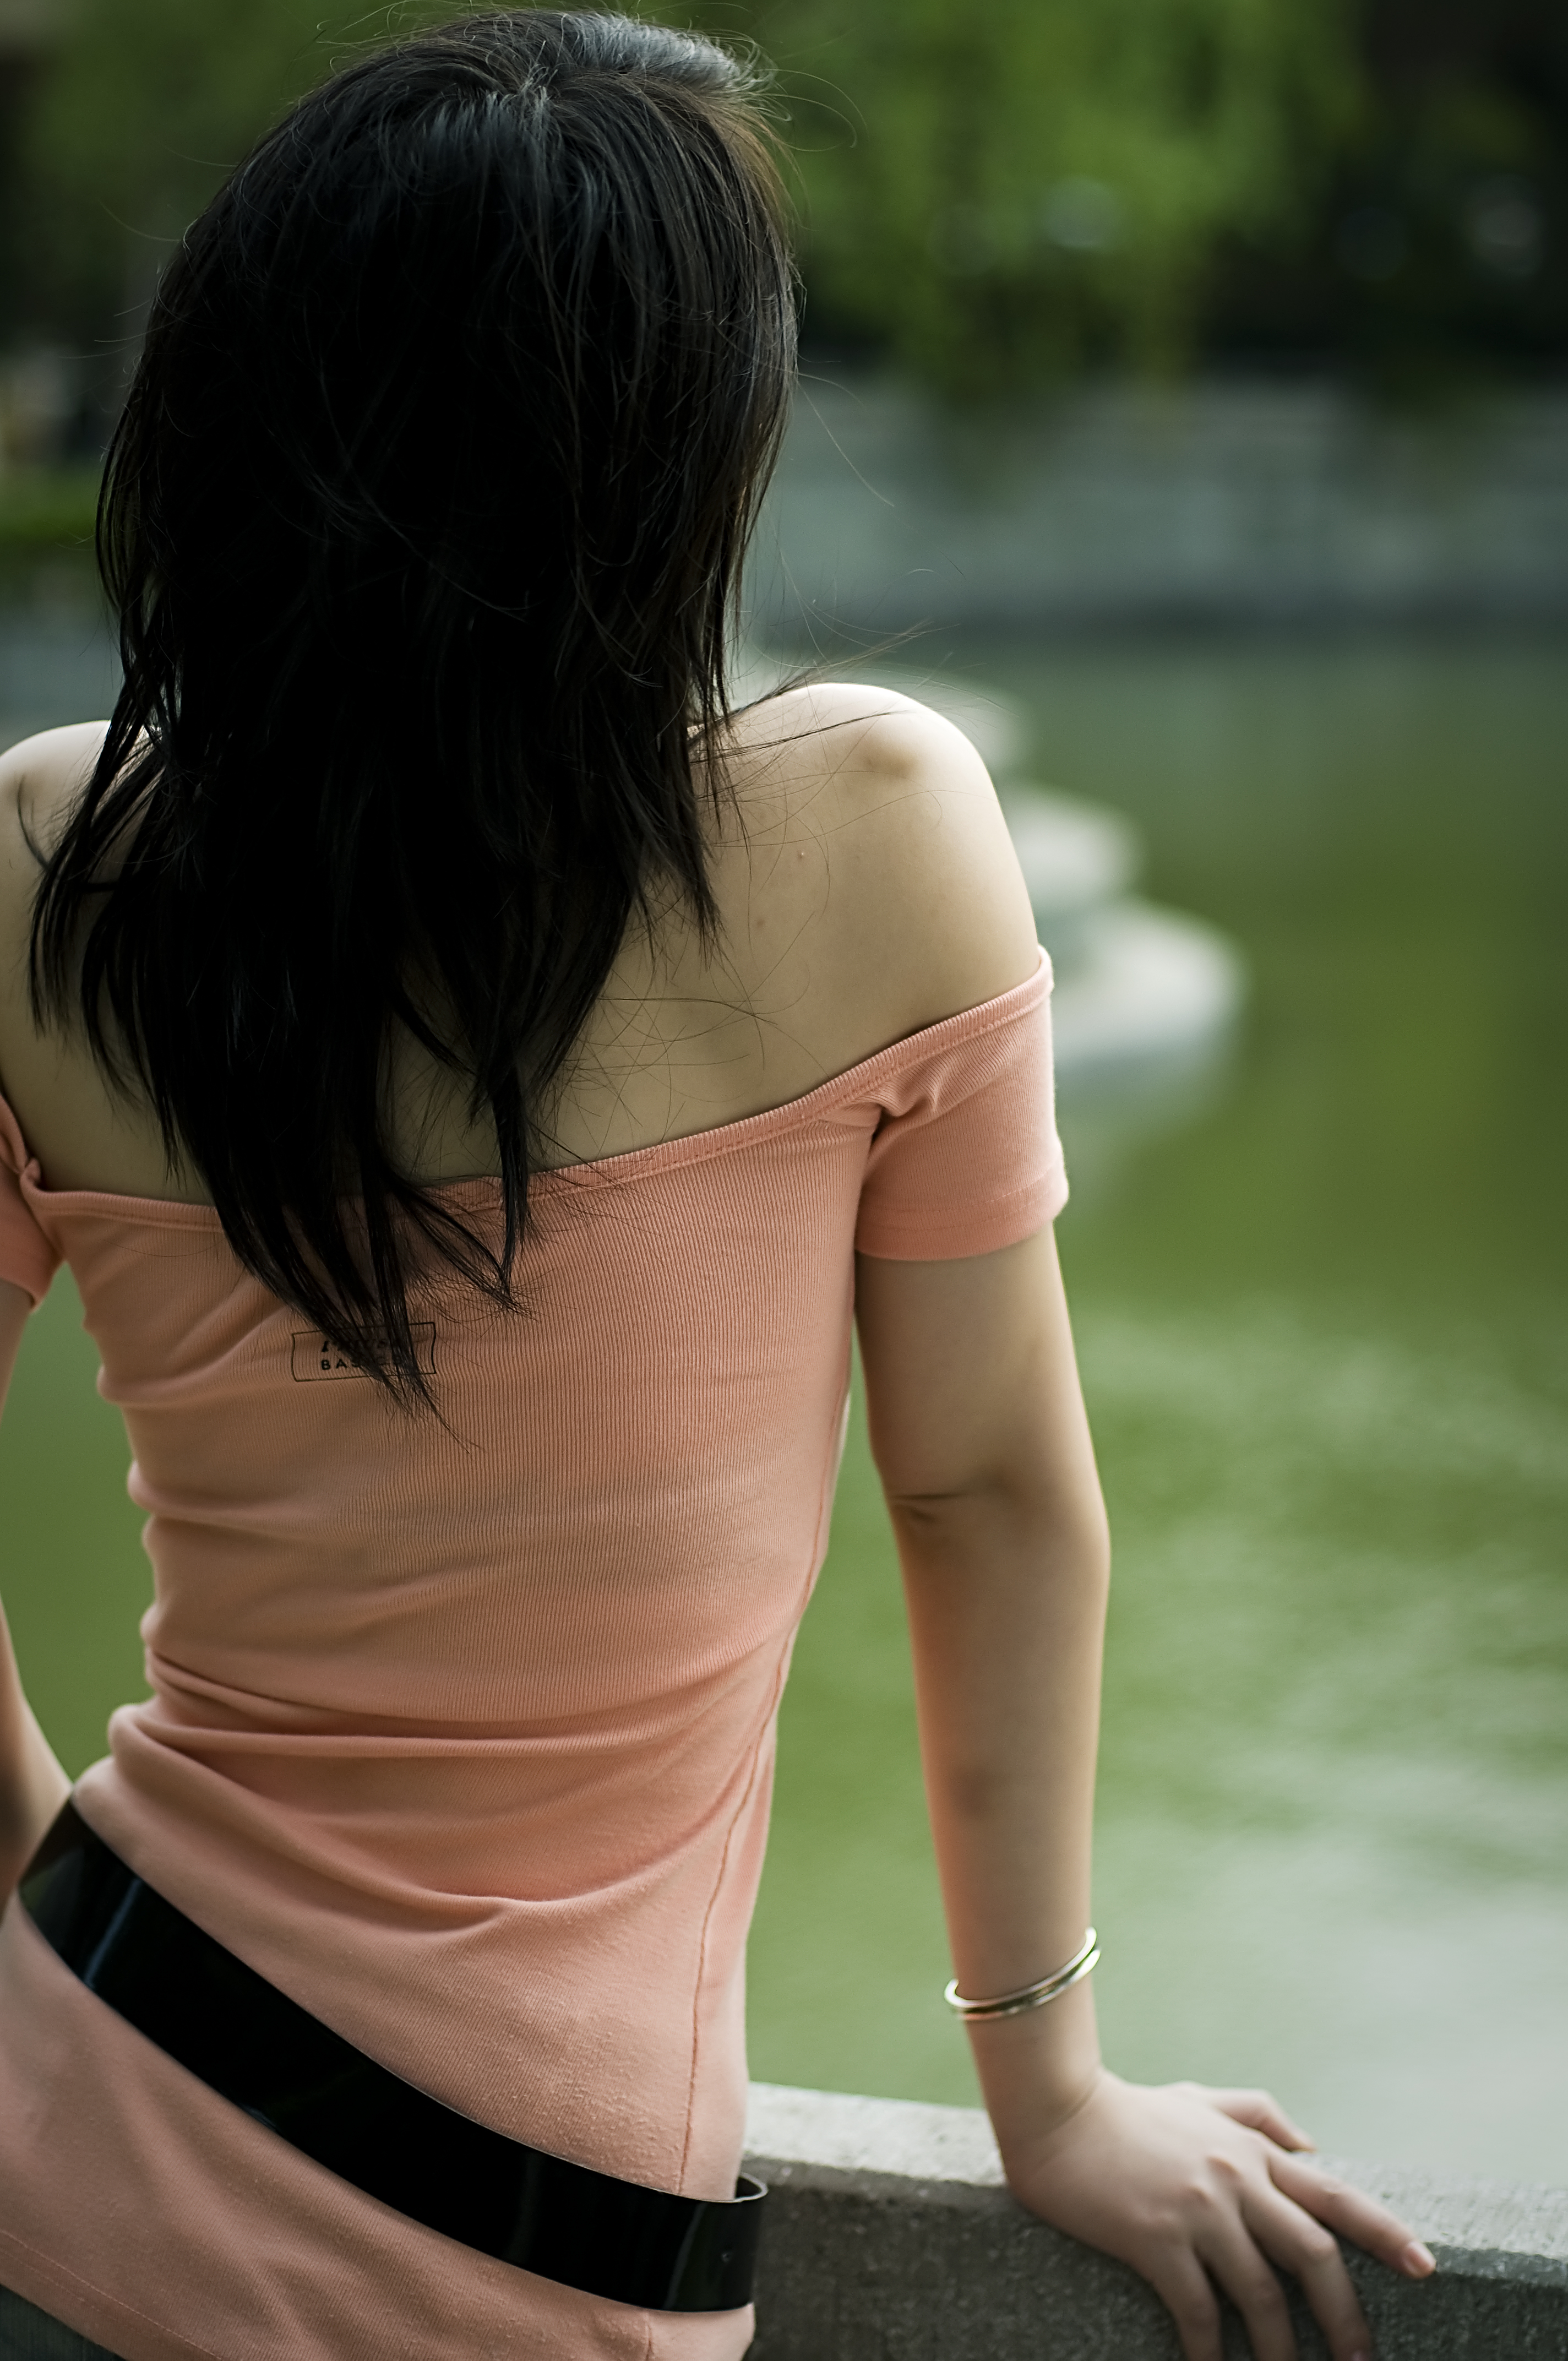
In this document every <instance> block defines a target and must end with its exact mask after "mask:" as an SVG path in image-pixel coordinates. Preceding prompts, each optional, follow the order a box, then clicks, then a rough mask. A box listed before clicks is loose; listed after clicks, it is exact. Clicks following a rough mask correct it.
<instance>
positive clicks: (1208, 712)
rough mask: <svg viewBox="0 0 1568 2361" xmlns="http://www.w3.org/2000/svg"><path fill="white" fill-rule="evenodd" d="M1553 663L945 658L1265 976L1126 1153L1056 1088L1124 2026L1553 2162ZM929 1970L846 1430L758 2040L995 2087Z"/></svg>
mask: <svg viewBox="0 0 1568 2361" xmlns="http://www.w3.org/2000/svg"><path fill="white" fill-rule="evenodd" d="M1563 653H1564V651H1563V649H1562V648H1561V647H1560V646H1558V645H1556V644H1550V643H1545V642H1541V643H1536V644H1529V645H1519V646H1508V645H1506V644H1501V643H1492V644H1475V643H1470V644H1465V643H1462V642H1461V643H1454V644H1443V643H1439V644H1430V643H1429V644H1425V645H1415V646H1409V647H1406V646H1399V645H1390V644H1387V643H1381V644H1379V643H1372V644H1369V645H1367V646H1365V647H1364V648H1355V647H1351V646H1321V647H1312V646H1310V645H1309V646H1306V647H1296V648H1286V647H1282V646H1279V645H1277V644H1268V643H1258V644H1254V645H1240V646H1237V645H1229V646H1219V645H1214V644H1212V643H1211V644H1204V643H1201V642H1199V643H1194V644H1192V645H1190V646H1187V647H1168V648H1160V647H1150V646H1126V647H1122V648H1116V649H1110V648H1102V649H1098V650H1096V649H1080V650H1071V651H1064V650H1058V651H1055V652H1052V653H1047V654H1039V653H1035V654H1031V653H1029V652H1028V651H1026V650H1020V649H1011V650H1009V649H1004V648H998V647H994V646H992V647H987V648H983V649H974V650H960V651H959V652H958V654H957V656H956V657H955V664H957V665H958V666H959V668H960V669H962V668H966V667H967V668H968V669H970V671H972V672H973V673H974V674H975V675H978V676H979V677H981V678H983V679H985V680H989V681H993V682H995V683H997V684H998V686H1001V687H1003V688H1004V689H1005V690H1007V691H1008V692H1009V693H1010V694H1012V695H1013V696H1014V697H1018V698H1020V699H1022V700H1023V702H1024V704H1025V708H1026V710H1027V712H1028V715H1029V717H1030V719H1031V725H1032V728H1033V730H1034V733H1035V746H1034V764H1033V767H1034V768H1035V769H1036V773H1037V774H1038V775H1039V776H1041V777H1043V778H1046V779H1047V780H1049V781H1050V782H1051V783H1053V784H1055V785H1058V786H1060V787H1062V788H1066V789H1069V790H1071V791H1072V792H1074V793H1076V794H1080V795H1087V796H1101V797H1103V798H1104V799H1105V800H1107V801H1110V802H1113V803H1114V804H1117V805H1119V806H1120V807H1122V808H1123V809H1124V810H1127V811H1130V812H1131V813H1133V814H1134V815H1135V818H1137V819H1138V821H1139V823H1140V825H1141V827H1142V828H1143V829H1144V832H1145V835H1146V841H1147V845H1148V848H1149V856H1150V868H1149V875H1148V878H1147V884H1148V888H1149V890H1150V891H1151V892H1153V893H1155V894H1156V895H1158V896H1159V897H1160V898H1162V899H1165V900H1168V901H1169V902H1172V903H1175V904H1177V905H1179V906H1183V907H1186V908H1189V909H1192V910H1196V911H1200V912H1201V913H1203V914H1204V915H1206V916H1208V917H1212V918H1213V919H1215V920H1216V921H1217V922H1219V923H1220V924H1221V925H1223V927H1224V928H1227V930H1228V931H1229V932H1230V933H1231V934H1232V935H1233V936H1234V938H1235V939H1237V940H1238V941H1239V942H1240V943H1241V944H1242V945H1243V947H1244V949H1245V953H1246V956H1247V959H1248V961H1249V962H1250V966H1251V971H1252V977H1253V994H1252V1000H1251V1004H1250V1008H1249V1013H1248V1018H1247V1023H1246V1027H1245V1034H1244V1038H1243V1039H1242V1042H1241V1044H1240V1047H1239V1050H1238V1054H1237V1058H1236V1060H1235V1063H1234V1069H1233V1071H1232V1072H1231V1073H1230V1075H1229V1077H1228V1079H1227V1081H1226V1082H1225V1084H1224V1087H1223V1089H1222V1090H1221V1091H1220V1092H1219V1093H1218V1094H1217V1095H1216V1096H1215V1097H1214V1099H1213V1101H1212V1104H1210V1105H1209V1106H1208V1108H1207V1111H1206V1112H1203V1113H1201V1114H1194V1115H1191V1116H1190V1119H1189V1120H1188V1121H1187V1122H1186V1123H1185V1124H1184V1125H1178V1126H1172V1127H1170V1128H1168V1129H1167V1130H1166V1131H1164V1132H1163V1133H1160V1134H1157V1135H1155V1136H1151V1137H1145V1138H1144V1139H1142V1141H1141V1142H1140V1140H1139V1139H1138V1137H1137V1136H1136V1127H1135V1126H1129V1124H1128V1123H1127V1121H1126V1120H1125V1119H1124V1117H1122V1116H1119V1115H1117V1113H1116V1111H1115V1110H1113V1109H1112V1110H1108V1109H1106V1108H1104V1107H1103V1106H1098V1105H1092V1104H1090V1105H1083V1104H1080V1105H1078V1106H1074V1105H1073V1104H1071V1103H1070V1102H1069V1104H1067V1105H1066V1106H1065V1107H1064V1109H1063V1130H1064V1134H1065V1137H1066V1139H1067V1144H1068V1149H1069V1162H1070V1163H1071V1164H1072V1167H1073V1170H1074V1172H1075V1175H1076V1179H1077V1187H1076V1191H1075V1197H1074V1202H1073V1203H1072V1205H1071V1207H1070V1208H1069V1212H1068V1213H1067V1214H1066V1215H1065V1216H1064V1217H1063V1220H1062V1223H1061V1225H1060V1234H1061V1245H1062V1254H1063V1259H1064V1262H1065V1264H1066V1267H1067V1270H1068V1277H1069V1287H1070V1289H1071V1292H1072V1296H1073V1302H1074V1309H1075V1316H1076V1323H1077V1327H1078V1332H1079V1337H1080V1349H1081V1354H1082V1359H1083V1366H1084V1374H1085V1381H1086V1385H1087V1389H1088V1392H1089V1398H1090V1404H1091V1411H1092V1414H1093V1418H1094V1422H1095V1429H1096V1433H1097V1436H1098V1440H1099V1446H1100V1451H1101V1456H1102V1466H1103V1471H1104V1477H1105V1483H1106V1488H1107V1492H1108V1494H1109V1497H1110V1500H1111V1506H1112V1511H1113V1521H1114V1526H1115V1532H1116V1539H1117V1571H1116V1582H1115V1598H1114V1607H1113V1629H1112V1635H1111V1650H1110V1662H1109V1671H1108V1681H1107V1697H1106V1719H1105V1741H1104V1753H1103V1764H1102V1789H1101V1793H1102V1807H1101V1817H1100V1836H1099V1869H1098V1877H1097V1894H1098V1899H1097V1905H1096V1910H1097V1916H1098V1918H1099V1923H1100V1926H1101V1929H1102V1937H1103V1938H1104V1941H1105V1946H1106V1956H1105V1960H1104V1964H1103V1966H1102V1969H1101V1971H1099V1975H1098V1978H1097V1982H1098V1985H1099V1990H1100V1998H1101V2008H1102V2019H1103V2023H1104V2026H1105V2032H1106V2039H1107V2047H1108V2050H1109V2052H1110V2055H1111V2056H1112V2058H1113V2061H1114V2062H1115V2063H1116V2064H1118V2065H1119V2066H1120V2067H1121V2068H1122V2069H1123V2070H1125V2071H1128V2072H1132V2073H1138V2074H1146V2075H1151V2076H1169V2075H1175V2074H1195V2075H1200V2076H1204V2077H1207V2078H1209V2079H1211V2080H1226V2081H1241V2080H1245V2081H1269V2082H1272V2083H1273V2084H1274V2085H1275V2086H1276V2087H1277V2089H1278V2090H1279V2092H1280V2093H1281V2095H1282V2096H1283V2097H1285V2098H1286V2100H1287V2101H1288V2103H1289V2104H1290V2105H1291V2106H1292V2107H1293V2108H1294V2109H1295V2110H1296V2111H1297V2112H1298V2113H1299V2114H1301V2115H1302V2116H1303V2117H1304V2118H1305V2120H1306V2121H1307V2122H1308V2124H1309V2125H1310V2126H1311V2127H1312V2128H1313V2129H1314V2130H1315V2131H1316V2132H1317V2134H1318V2136H1319V2137H1320V2139H1321V2141H1322V2142H1323V2143H1324V2144H1325V2145H1326V2146H1330V2147H1333V2148H1336V2149H1337V2150H1339V2151H1340V2152H1342V2153H1351V2154H1356V2153H1359V2154H1361V2155H1364V2156H1376V2157H1380V2158H1387V2159H1388V2160H1390V2161H1402V2160H1404V2161H1410V2162H1416V2163H1420V2162H1427V2163H1431V2164H1433V2165H1436V2166H1442V2167H1446V2168H1451V2169H1461V2170H1475V2171H1482V2172H1489V2173H1493V2174H1497V2175H1502V2176H1511V2177H1514V2178H1519V2179H1530V2178H1533V2179H1538V2180H1558V2181H1562V2182H1565V2183H1568V2019H1565V2015H1564V2009H1563V1993H1564V1991H1565V1990H1568V1881H1565V1879H1564V1874H1563V1872H1564V1868H1565V1866H1568V1862H1565V1853H1568V1842H1565V1838H1564V1830H1565V1828H1568V1712H1565V1710H1564V1708H1565V1704H1568V1565H1565V1559H1568V1316H1565V1315H1568V1251H1565V1248H1564V1244H1563V1216H1564V1210H1565V1207H1568V1188H1565V1185H1564V1183H1565V1180H1568V1171H1565V1166H1568V1156H1565V1148H1568V1106H1565V1101H1564V1090H1563V1077H1564V1073H1565V1070H1568V1060H1565V1058H1564V1049H1565V1047H1568V959H1565V957H1564V943H1565V939H1568V929H1565V928H1564V925H1563V918H1562V916H1561V912H1562V909H1563V899H1564V891H1565V885H1568V859H1565V855H1568V665H1565V664H1564V663H1563ZM40 718H42V717H40ZM11 734H16V733H15V732H12V733H11ZM77 1317H78V1314H77V1311H76V1308H75V1305H74V1301H73V1299H72V1297H71V1291H70V1289H69V1285H68V1283H66V1282H61V1283H60V1284H59V1285H57V1288H56V1290H55V1291H54V1293H53V1295H51V1297H50V1298H49V1302H48V1304H47V1305H46V1307H45V1309H44V1311H43V1312H41V1313H40V1315H39V1316H38V1318H37V1319H36V1320H35V1321H34V1322H33V1323H32V1325H31V1329H30V1332H29V1334H28V1337H27V1343H26V1345H25V1347H24V1356H23V1361H22V1364H21V1367H20V1368H19V1371H18V1375H17V1378H16V1387H15V1390H14V1394H13V1399H12V1401H11V1404H10V1406H9V1407H8V1409H7V1411H6V1413H5V1422H4V1426H3V1428H0V1501H3V1502H4V1532H5V1542H6V1548H5V1597H6V1600H7V1603H8V1605H9V1606H10V1609H11V1611H12V1615H13V1620H14V1624H15V1627H16V1633H17V1638H18V1644H19V1646H20V1648H21V1651H22V1654H23V1658H24V1663H25V1666H26V1670H27V1676H28V1679H29V1682H30V1685H31V1686H32V1688H33V1691H34V1694H35V1696H36V1697H37V1700H38V1705H39V1708H40V1710H41V1712H42V1714H43V1717H44V1719H45V1722H46V1724H47V1726H48V1727H49V1730H50V1732H51V1734H52V1735H53V1736H54V1737H55V1739H56V1741H57V1743H58V1744H59V1745H60V1748H61V1751H62V1752H63V1753H64V1755H65V1757H66V1759H67V1761H68V1763H70V1764H71V1766H72V1767H76V1766H78V1765H80V1764H81V1763H83V1762H85V1761H87V1760H88V1759H90V1757H91V1756H92V1755H93V1754H94V1753H96V1752H99V1751H100V1749H101V1746H102V1737H103V1726H104V1718H105V1715H106V1713H107V1711H108V1709H109V1708H110V1706H111V1705H112V1704H113V1703H114V1702H115V1700H116V1699H117V1698H118V1697H122V1696H125V1695H127V1694H130V1693H132V1692H133V1690H135V1689H136V1688H137V1686H138V1685H139V1653H138V1650H137V1642H136V1637H135V1630H134V1624H135V1612H136V1609H137V1605H138V1604H139V1603H140V1601H141V1599H142V1598H143V1597H144V1596H145V1590H146V1583H145V1576H144V1572H143V1567H142V1564H141V1560H140V1555H139V1551H138V1547H137V1520H136V1517H135V1514H134V1512H133V1511H132V1510H131V1509H130V1506H129V1504H128V1502H127V1501H126V1499H125V1496H124V1477H125V1451H124V1445H123V1442H122V1440H121V1436H120V1431H119V1428H118V1424H117V1422H116V1420H115V1417H114V1415H113V1413H112V1412H110V1411H108V1410H107V1409H106V1408H105V1407H104V1405H103V1404H102V1403H101V1402H100V1401H98V1400H97V1399H96V1398H95V1396H94V1395H93V1389H92V1378H93V1367H94V1357H93V1352H92V1348H91V1346H90V1345H88V1344H87V1342H86V1340H85V1339H84V1338H83V1337H82V1335H81V1334H80V1333H79V1331H78V1330H77V1329H76V1327H75V1324H74V1323H75V1321H76V1319H77ZM947 1974H948V1961H947V1952H946V1947H945V1942H944V1938H943V1932H942V1925H941V1918H940V1913H939V1909H938V1904H937V1899H936V1893H935V1886H934V1879H933V1873H932V1869H931V1863H930V1857H929V1849H928V1846H927V1840H926V1837H925V1834H924V1828H923V1821H922V1813H921V1803H920V1790H919V1773H918V1765H917V1763H916V1755H915V1745H914V1730H913V1719H912V1714H911V1709H910V1703H909V1690H908V1670H907V1661H906V1654H905V1645H904V1641H903V1637H902V1630H901V1623H900V1610H899V1602H898V1590H897V1578H896V1573H895V1569H894V1564H893V1558H892V1553H891V1548H890V1544H889V1540H888V1535H887V1530H886V1525H885V1521H884V1520H883V1515H882V1512H881V1509H880V1506H879V1504H878V1502H877V1499H876V1496H875V1489H874V1483H873V1481H872V1477H871V1475H870V1471H869V1468H868V1466H867V1463H866V1458H865V1453H864V1446H863V1441H862V1438H861V1430H860V1427H859V1425H858V1424H857V1427H856V1430H855V1433H854V1436H853V1439H852V1443H851V1448H850V1455H849V1458H848V1462H847V1465H846V1468H845V1475H844V1481H843V1486H842V1489H841V1492H840V1497H839V1508H838V1512H837V1515H836V1518H835V1522H834V1541H833V1549H832V1554H831V1556H830V1559H829V1562H828V1568H827V1571H826V1573H825V1575H824V1577H823V1583H822V1587H821V1590H820V1593H819V1596H818V1598H817V1603H816V1604H815V1605H814V1607H813V1608H812V1609H811V1611H810V1613H809V1615H808V1616H807V1619H806V1626H805V1628H804V1631H803V1633H802V1637H801V1642H800V1646H799V1650H798V1653H797V1658H796V1669H795V1676H794V1679H793V1681H792V1684H791V1687H790V1691H789V1694H788V1697H787V1698H786V1702H785V1707H784V1727H783V1738H782V1751H781V1765H780V1777H779V1792H778V1805H777V1812H776V1817H775V1824H774V1835H773V1849H772V1852H771V1856H770V1860H769V1865H768V1870H767V1874H766V1878H765V1881H764V1886H763V1892H762V1902H761V1906H760V1909H759V1914H758V1920H757V1927H756V1933H755V1938H754V1941H753V1945H752V1953H751V2042H752V2066H753V2070H754V2071H755V2072H756V2073H757V2074H758V2075H760V2076H762V2077H765V2078H768V2079H771V2080H775V2081H803V2082H815V2083H819V2084H823V2085H827V2086H836V2087H841V2088H846V2089H858V2090H866V2091H874V2092H887V2093H891V2094H895V2095H906V2096H912V2097H931V2098H946V2099H955V2100H960V2101H967V2100H970V2098H972V2096H973V2086H972V2083H971V2081H970V2075H969V2069H968V2064H967V2059H966V2057H965V2053H964V2048H963V2044H962V2040H961V2037H959V2035H958V2033H957V2032H956V2030H955V2029H954V2028H953V2027H952V2026H950V2025H949V2023H948V2020H947V2014H946V2012H945V2011H944V2010H943V2008H942V2006H941V2004H940V2000H939V1997H938V1993H939V1988H940V1985H941V1983H942V1982H943V1980H944V1979H945V1977H946V1975H947Z"/></svg>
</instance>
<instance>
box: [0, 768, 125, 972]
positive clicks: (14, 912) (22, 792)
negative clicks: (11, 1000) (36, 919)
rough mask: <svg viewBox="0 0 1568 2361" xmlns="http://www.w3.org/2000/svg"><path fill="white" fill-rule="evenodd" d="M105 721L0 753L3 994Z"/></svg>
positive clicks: (21, 953) (88, 774)
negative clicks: (44, 868) (43, 870)
mask: <svg viewBox="0 0 1568 2361" xmlns="http://www.w3.org/2000/svg"><path fill="white" fill-rule="evenodd" d="M107 728H108V723H107V722H105V721H72V722H69V723H67V724H66V726H65V727H64V728H63V729H60V730H40V731H39V732H38V735H37V736H36V737H34V738H24V739H23V740H22V741H21V742H20V743H19V744H18V745H16V746H12V747H10V748H8V749H7V751H6V752H5V753H4V754H0V960H3V961H4V966H5V979H6V996H7V997H9V994H10V991H11V989H12V979H13V977H14V976H15V973H16V968H17V965H18V963H19V962H20V961H21V960H22V959H23V957H24V955H25V952H26V949H27V929H28V927H29V924H30V922H31V917H32V907H33V896H34V895H35V893H36V891H37V889H38V874H39V870H40V865H41V862H42V860H43V858H44V857H45V856H47V854H48V853H49V851H50V850H51V848H52V847H53V845H54V843H55V841H56V840H57V838H58V836H59V834H60V828H61V826H62V825H63V823H64V820H65V818H66V815H67V813H68V812H69V810H70V808H71V804H72V802H73V801H74V800H75V798H76V796H78V795H80V793H81V791H82V787H83V786H84V785H86V783H87V780H88V779H89V778H90V777H91V775H92V772H93V764H94V763H96V762H97V759H98V754H99V750H100V748H101V747H102V745H103V743H104V731H105V730H107Z"/></svg>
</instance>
